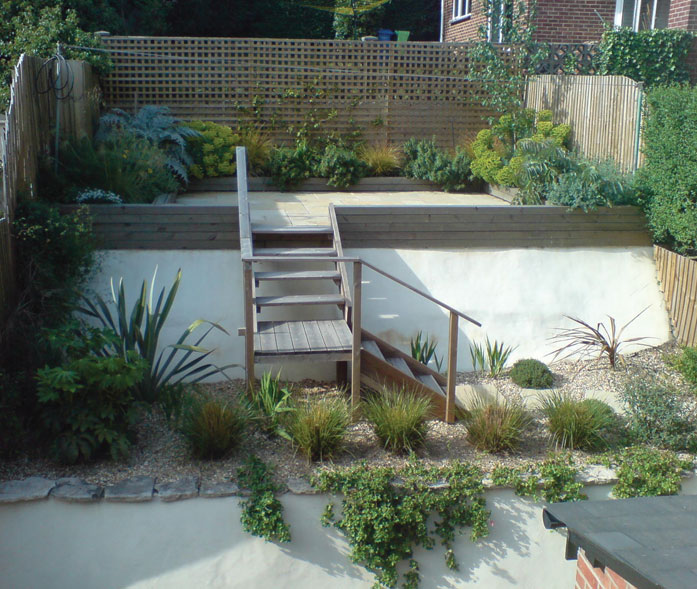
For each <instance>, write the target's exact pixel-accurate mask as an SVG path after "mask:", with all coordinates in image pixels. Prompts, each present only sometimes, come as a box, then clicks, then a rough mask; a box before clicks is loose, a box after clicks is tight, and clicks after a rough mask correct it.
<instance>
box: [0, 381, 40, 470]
mask: <svg viewBox="0 0 697 589" xmlns="http://www.w3.org/2000/svg"><path fill="white" fill-rule="evenodd" d="M18 380H19V379H18V378H17V377H16V376H15V375H13V374H9V373H6V372H5V371H3V370H2V369H0V432H1V433H0V458H13V457H14V456H15V455H16V454H18V453H19V451H20V450H21V449H22V448H23V447H24V446H25V444H26V443H27V437H28V433H29V432H30V431H31V430H32V429H34V428H31V427H30V425H29V424H30V417H31V416H32V414H33V413H34V412H33V407H32V404H31V403H30V402H28V399H26V397H27V396H28V395H23V394H22V388H21V384H20V382H18Z"/></svg>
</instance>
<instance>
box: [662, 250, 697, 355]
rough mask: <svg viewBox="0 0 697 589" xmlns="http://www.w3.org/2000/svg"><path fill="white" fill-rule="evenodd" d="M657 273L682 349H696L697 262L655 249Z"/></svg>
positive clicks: (674, 332)
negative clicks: (688, 347)
mask: <svg viewBox="0 0 697 589" xmlns="http://www.w3.org/2000/svg"><path fill="white" fill-rule="evenodd" d="M654 256H655V258H656V270H657V272H658V280H659V281H660V284H661V290H662V291H663V296H664V297H665V301H666V307H667V308H668V314H669V315H670V320H671V323H672V324H673V334H674V335H675V338H676V339H677V340H678V342H679V343H680V344H681V345H683V346H697V261H695V260H693V259H690V258H687V257H685V256H681V255H680V254H676V253H675V252H671V251H670V250H667V249H665V248H662V247H660V246H658V245H656V246H654Z"/></svg>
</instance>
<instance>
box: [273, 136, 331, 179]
mask: <svg viewBox="0 0 697 589" xmlns="http://www.w3.org/2000/svg"><path fill="white" fill-rule="evenodd" d="M318 161H319V158H318V156H317V153H316V152H315V150H314V149H313V148H312V147H311V146H310V144H309V143H308V142H307V141H300V142H299V143H298V145H297V146H296V148H295V149H292V148H288V147H282V148H279V149H274V150H273V151H272V152H271V158H270V160H269V171H270V173H271V180H272V181H273V183H274V184H275V185H276V186H278V188H280V189H281V190H290V189H291V188H294V187H295V186H297V185H298V184H299V183H300V182H302V181H303V180H306V179H307V178H309V177H310V176H311V175H312V172H313V170H315V168H316V167H317V162H318Z"/></svg>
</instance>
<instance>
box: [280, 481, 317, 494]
mask: <svg viewBox="0 0 697 589" xmlns="http://www.w3.org/2000/svg"><path fill="white" fill-rule="evenodd" d="M286 485H287V486H288V490H289V491H290V492H291V493H293V494H295V495H315V494H316V493H317V489H315V488H314V487H313V486H312V485H311V484H310V483H309V482H308V481H306V480H305V479H301V478H299V477H290V478H289V479H288V481H287V482H286Z"/></svg>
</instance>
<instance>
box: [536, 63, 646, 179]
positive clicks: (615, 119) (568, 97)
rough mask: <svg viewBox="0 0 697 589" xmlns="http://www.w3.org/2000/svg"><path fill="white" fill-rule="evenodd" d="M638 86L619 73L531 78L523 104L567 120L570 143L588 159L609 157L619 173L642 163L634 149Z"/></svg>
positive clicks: (639, 99) (640, 92)
mask: <svg viewBox="0 0 697 589" xmlns="http://www.w3.org/2000/svg"><path fill="white" fill-rule="evenodd" d="M642 101H643V90H642V86H641V84H639V83H637V82H635V81H634V80H631V79H629V78H626V77H625V76H534V77H532V78H530V80H529V81H528V86H527V93H526V104H527V106H528V107H529V108H534V109H535V110H540V109H550V110H552V111H554V116H555V122H556V123H568V124H570V125H571V129H572V131H571V132H572V136H571V138H572V142H573V144H574V146H575V147H577V148H578V149H579V150H580V151H581V153H583V154H584V155H586V156H587V157H590V158H597V159H607V158H612V159H614V160H615V162H617V164H618V165H619V166H620V167H621V168H622V169H623V170H625V171H628V172H629V171H634V170H636V169H637V168H638V167H639V166H640V165H641V163H642V153H641V149H640V141H641V116H642Z"/></svg>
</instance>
